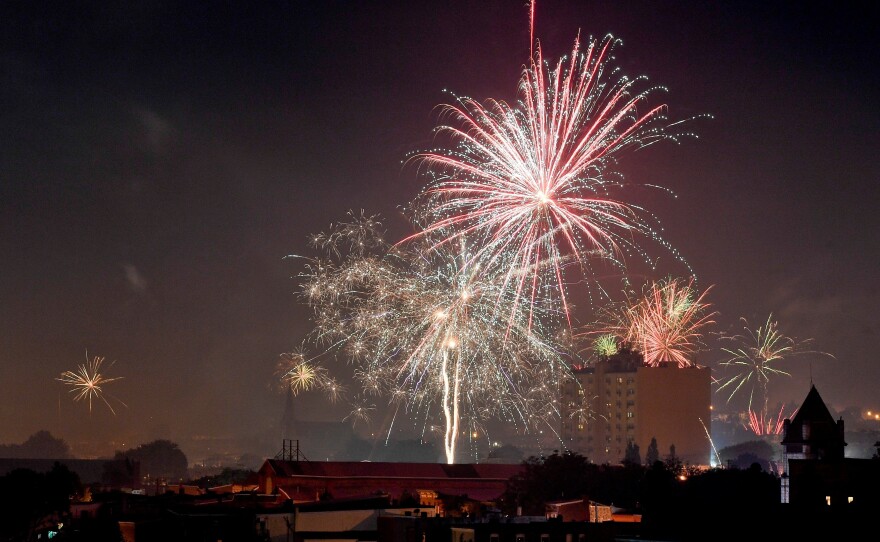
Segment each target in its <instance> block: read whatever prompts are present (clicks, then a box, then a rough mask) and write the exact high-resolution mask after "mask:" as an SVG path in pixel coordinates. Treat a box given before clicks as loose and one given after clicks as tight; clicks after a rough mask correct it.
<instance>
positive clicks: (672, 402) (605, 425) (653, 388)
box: [560, 350, 712, 465]
mask: <svg viewBox="0 0 880 542" xmlns="http://www.w3.org/2000/svg"><path fill="white" fill-rule="evenodd" d="M574 374H575V378H574V380H573V381H571V382H569V383H567V384H565V385H564V386H563V389H562V390H561V399H562V401H561V405H562V412H561V414H562V416H561V417H562V425H561V431H560V436H561V437H562V439H563V442H564V444H565V445H566V447H567V448H568V449H569V450H571V451H574V452H578V453H580V454H582V455H584V456H586V457H587V458H589V459H590V460H591V461H592V462H594V463H599V464H604V463H609V464H614V463H621V462H622V461H623V459H624V457H625V454H626V449H627V445H628V444H629V443H633V444H635V445H637V446H638V447H639V452H640V455H641V457H642V459H644V457H645V453H646V451H647V450H648V447H649V446H650V443H651V440H652V439H656V442H657V447H658V452H659V456H660V459H665V458H666V457H667V456H668V455H669V453H670V448H671V447H672V446H674V447H675V456H676V457H677V458H678V459H679V460H681V461H682V462H683V463H687V464H691V465H706V464H708V463H709V460H710V457H711V442H710V441H709V436H708V435H709V424H710V411H711V403H712V397H711V394H712V388H711V372H710V370H709V368H707V367H702V366H698V365H694V366H691V367H684V368H681V367H678V366H677V365H676V364H673V363H663V364H661V365H659V366H657V367H648V366H646V365H644V363H643V362H642V357H641V355H639V354H638V353H637V352H630V351H625V350H624V351H621V352H619V353H617V354H615V355H614V356H609V357H603V358H600V359H599V360H598V361H597V362H596V363H595V364H594V365H591V366H589V367H584V368H581V369H577V370H575V371H574Z"/></svg>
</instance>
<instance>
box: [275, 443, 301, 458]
mask: <svg viewBox="0 0 880 542" xmlns="http://www.w3.org/2000/svg"><path fill="white" fill-rule="evenodd" d="M275 459H281V460H283V461H300V460H303V461H308V459H306V456H305V455H304V454H303V453H302V452H301V451H300V449H299V439H288V438H286V439H283V440H282V442H281V451H280V452H278V453H277V454H275Z"/></svg>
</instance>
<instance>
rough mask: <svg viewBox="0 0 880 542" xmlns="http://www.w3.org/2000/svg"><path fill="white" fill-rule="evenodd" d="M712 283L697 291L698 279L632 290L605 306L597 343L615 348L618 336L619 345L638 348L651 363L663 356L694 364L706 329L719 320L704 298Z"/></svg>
mask: <svg viewBox="0 0 880 542" xmlns="http://www.w3.org/2000/svg"><path fill="white" fill-rule="evenodd" d="M709 289H711V288H709ZM709 289H706V290H704V291H703V292H702V293H698V292H697V290H696V288H695V285H694V280H693V279H691V280H690V281H689V282H684V281H683V280H681V279H672V278H670V279H666V280H663V281H655V282H652V283H651V285H650V286H649V287H647V288H646V291H645V292H644V293H643V295H642V296H640V297H634V296H628V297H629V299H628V300H627V301H625V302H624V303H622V304H617V305H612V306H611V307H610V308H608V307H606V308H605V309H604V311H603V315H604V317H605V321H604V322H602V323H600V324H599V325H598V329H599V333H600V336H599V337H598V339H596V341H595V343H594V348H596V349H597V351H599V352H600V354H605V355H608V353H609V352H610V353H613V352H614V351H615V349H614V346H615V344H614V343H615V341H613V339H615V338H616V343H617V346H620V345H626V346H627V347H629V348H631V349H634V350H637V351H638V352H640V353H641V355H642V356H643V358H644V363H645V364H646V365H648V366H652V367H653V366H657V365H659V364H660V363H662V362H674V363H676V364H677V365H678V366H679V367H688V366H691V365H693V364H694V362H693V357H694V355H695V354H696V353H697V352H698V351H699V350H700V349H701V348H702V336H703V330H704V329H705V328H706V327H707V326H709V325H711V324H714V323H715V322H714V320H712V318H713V317H714V316H715V315H716V312H714V311H713V312H709V310H708V309H709V307H710V304H709V303H707V302H706V301H705V297H706V294H707V293H708V292H709ZM587 333H588V334H589V333H591V331H588V332H587Z"/></svg>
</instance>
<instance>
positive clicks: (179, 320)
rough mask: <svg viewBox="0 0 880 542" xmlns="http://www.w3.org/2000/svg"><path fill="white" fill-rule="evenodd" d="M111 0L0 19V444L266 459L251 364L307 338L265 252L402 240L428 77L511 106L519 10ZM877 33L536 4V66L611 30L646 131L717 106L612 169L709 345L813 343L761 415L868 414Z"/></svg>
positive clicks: (270, 413) (267, 420)
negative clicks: (677, 264) (379, 230)
mask: <svg viewBox="0 0 880 542" xmlns="http://www.w3.org/2000/svg"><path fill="white" fill-rule="evenodd" d="M112 4H115V3H106V2H78V1H71V2H57V3H49V2H39V1H35V2H17V1H16V2H3V3H2V6H0V29H2V34H0V40H2V49H0V106H2V116H0V261H2V271H0V306H2V311H0V385H2V393H0V444H3V443H18V442H21V441H23V440H24V439H26V438H27V437H28V436H29V435H31V434H32V433H34V432H36V431H37V430H40V429H47V430H49V431H51V432H52V433H53V434H54V435H56V436H60V437H62V438H65V439H66V440H67V441H68V442H69V443H71V444H72V445H73V446H74V452H75V453H76V452H78V451H79V452H85V451H86V450H87V449H89V448H88V444H87V443H89V442H92V443H95V442H101V443H103V444H102V446H104V447H105V448H107V449H109V451H110V452H112V450H113V449H120V448H121V447H122V446H123V445H125V446H133V445H137V444H140V443H143V442H147V441H149V440H152V439H155V438H170V439H172V440H177V441H179V442H181V443H190V442H194V441H195V440H198V439H203V440H204V439H207V440H210V439H217V438H232V437H236V438H242V439H251V440H254V441H255V440H258V439H266V438H268V439H269V440H270V441H271V442H273V443H274V442H275V435H277V425H278V422H279V419H280V417H281V414H282V410H283V405H284V397H283V395H281V394H280V393H278V392H277V391H276V390H274V389H273V387H272V386H273V384H274V376H273V373H274V369H275V364H276V361H277V359H278V356H279V354H281V353H283V352H287V351H290V350H292V349H293V348H295V347H296V346H298V345H299V344H300V342H301V341H302V339H303V337H304V335H305V333H306V332H307V331H308V329H309V324H308V320H307V317H308V311H307V309H306V308H305V307H303V306H302V305H300V304H299V302H298V301H297V299H296V296H295V293H296V281H295V280H294V279H293V278H292V277H293V276H294V275H295V274H296V273H297V271H298V270H299V268H298V267H297V265H296V264H295V262H293V261H291V260H285V259H284V257H285V256H286V255H288V254H303V253H308V252H309V250H310V248H309V244H308V235H309V234H311V233H315V232H318V231H321V230H324V229H326V228H327V226H329V225H330V223H331V222H335V221H339V220H342V219H345V214H346V212H347V211H348V210H349V209H355V210H360V209H363V210H364V211H365V212H366V213H367V214H380V215H382V216H384V217H386V219H387V220H388V224H389V231H390V232H391V237H393V236H394V235H402V234H403V233H404V232H405V231H406V224H405V223H404V222H403V219H402V218H401V217H400V214H399V212H398V208H399V207H400V206H401V205H404V204H406V203H408V201H409V200H410V199H411V198H413V197H414V196H415V195H416V193H417V192H418V190H419V189H420V188H421V187H422V185H423V182H422V180H420V179H418V178H416V177H415V176H414V175H413V172H412V171H411V170H408V169H407V170H405V169H403V168H402V166H401V161H402V160H403V159H404V157H405V156H406V153H407V152H410V151H412V150H415V149H419V148H424V147H426V146H428V145H430V144H431V137H432V132H431V129H432V127H433V126H434V124H435V120H436V117H435V116H434V107H435V106H436V105H438V104H440V103H446V102H448V100H449V96H448V95H447V94H445V93H444V92H443V91H444V89H449V90H451V91H454V92H456V93H459V94H465V95H469V96H472V97H474V98H477V99H480V100H482V99H485V98H489V97H492V98H499V99H506V100H512V99H513V98H514V97H515V90H516V84H517V80H518V77H519V75H520V72H521V69H522V66H523V64H524V63H525V62H527V61H528V55H529V26H528V8H527V5H526V2H525V1H524V0H489V1H445V2H439V1H430V2H427V1H419V2H385V1H373V2H364V1H360V2H358V1H324V0H322V1H318V2H303V1H291V2H172V1H148V2H136V3H120V5H112ZM878 23H880V18H878V8H877V7H875V6H874V4H873V3H871V2H827V1H820V2H809V3H808V2H766V1H760V2H745V1H744V2H683V1H675V2H672V1H577V2H576V1H562V0H541V1H539V2H538V3H537V10H536V21H535V35H536V38H538V39H540V41H541V44H542V47H543V50H544V53H545V56H546V57H548V58H551V59H554V58H557V57H558V56H559V55H562V54H566V53H568V52H569V51H570V49H571V45H572V43H573V40H574V38H575V36H576V35H577V33H578V32H579V31H580V32H581V34H582V36H583V37H588V36H595V37H602V36H604V35H605V34H606V33H609V32H610V33H612V34H614V35H615V36H617V37H619V38H621V39H622V40H623V45H622V46H621V47H619V48H618V49H617V53H616V57H617V62H616V63H617V64H618V65H619V66H621V67H622V68H623V69H624V71H625V72H627V73H629V74H631V75H642V74H644V75H647V76H648V77H649V79H650V81H651V82H652V83H654V84H660V85H664V86H666V87H668V89H669V92H668V93H667V94H663V95H658V96H659V97H655V100H656V101H661V100H662V102H660V103H666V104H668V106H669V112H670V116H671V117H673V118H685V117H690V116H692V115H698V114H701V113H707V114H711V115H713V119H711V120H705V121H699V122H696V123H694V124H693V126H692V128H693V130H694V131H696V132H697V133H698V134H699V136H700V138H699V139H695V140H687V139H686V140H684V141H683V142H682V143H681V144H680V145H674V144H671V143H670V144H665V143H664V144H661V145H655V146H653V147H651V148H650V149H647V150H644V151H639V152H634V153H629V154H627V155H626V157H625V158H624V159H623V160H622V162H621V170H622V171H623V172H624V174H625V175H626V179H627V181H629V182H632V183H634V184H656V185H661V186H663V187H666V188H668V189H669V190H670V191H672V192H674V193H675V194H676V195H677V197H675V198H672V197H669V196H666V195H663V194H655V195H654V197H655V198H656V199H655V200H653V201H648V202H645V206H646V207H647V208H648V209H649V210H650V211H651V212H653V213H654V214H655V215H656V216H657V217H658V219H659V220H660V222H661V224H662V225H663V226H664V228H665V229H664V232H663V236H664V238H665V239H666V240H667V241H668V242H669V243H670V244H672V245H673V246H674V247H676V248H677V249H678V251H679V252H680V253H681V254H682V255H683V256H684V258H686V259H687V261H688V262H689V263H690V265H691V266H692V268H693V269H694V271H695V272H696V274H697V277H698V279H699V281H700V285H701V286H704V287H705V286H710V285H711V290H710V292H709V294H708V295H707V300H708V301H709V302H711V303H712V308H713V309H714V310H717V311H718V313H719V314H718V315H717V317H716V320H717V324H716V325H715V326H714V327H713V328H712V329H713V330H715V331H717V332H722V331H727V330H732V331H738V330H740V329H741V324H740V322H739V319H740V317H745V318H747V319H748V321H749V322H751V323H754V324H760V323H763V322H764V321H765V320H766V318H767V316H768V315H769V314H770V313H772V314H773V315H774V317H775V319H777V320H778V322H779V326H780V329H781V331H782V332H783V333H785V334H786V335H788V336H791V337H793V338H796V339H801V340H803V339H812V343H811V347H812V348H814V349H816V350H821V351H823V352H828V353H830V354H833V355H834V356H835V358H834V359H831V358H830V357H827V356H818V355H817V356H800V357H798V358H793V359H791V360H788V361H786V362H784V363H782V364H781V365H780V367H781V368H783V369H785V370H787V371H789V372H790V373H791V377H788V378H786V377H780V378H778V379H776V380H774V381H773V382H772V383H771V400H772V401H785V402H791V401H793V402H795V403H797V404H799V403H800V401H801V400H802V399H803V398H804V397H805V396H806V394H807V392H808V390H809V383H810V379H811V378H812V381H813V382H814V383H815V384H816V386H817V388H818V390H819V392H820V394H821V395H822V397H823V398H824V399H825V400H826V402H827V403H828V404H829V405H831V406H833V407H834V408H838V409H843V408H846V407H857V408H866V409H870V408H873V409H880V397H878V393H877V390H878V386H880V363H878V360H877V355H876V351H877V348H876V341H877V340H878V337H880V310H878V307H880V292H878V282H877V276H878V262H880V237H878V233H877V232H878V231H880V212H878V210H877V203H878V202H880V191H878V186H880V184H878V183H880V165H878V163H880V162H878V157H880V138H878V134H880V70H878V66H880V54H878V53H880V46H878V34H877V29H878V28H880V27H878ZM658 256H660V254H659V253H658ZM664 257H665V256H664ZM657 278H660V277H657ZM710 343H711V341H710ZM710 346H713V348H710V349H709V350H708V351H706V352H703V353H701V354H700V356H699V359H698V362H700V363H702V364H707V365H710V366H713V367H715V366H717V362H718V361H720V360H721V359H722V358H723V355H722V353H721V352H719V351H718V349H717V348H715V347H714V344H710ZM86 351H88V355H89V356H102V357H105V358H106V361H105V369H106V370H107V376H109V377H113V376H121V377H124V378H123V379H122V380H120V381H117V382H114V383H112V384H110V385H108V386H107V388H106V390H107V394H108V395H109V396H111V397H115V398H118V399H120V400H122V401H124V402H125V404H126V405H127V406H126V407H121V406H119V404H118V403H116V402H113V403H112V404H114V406H115V407H116V410H117V414H116V415H115V416H114V415H112V414H111V413H110V412H109V410H108V409H107V408H106V406H105V405H103V404H95V405H94V410H93V412H92V413H91V414H89V411H88V405H87V404H86V403H83V402H74V401H73V399H72V397H71V395H70V394H69V393H68V391H67V389H66V388H65V387H64V385H63V384H62V383H60V382H58V381H57V380H56V377H58V376H59V374H60V373H61V372H62V371H66V370H72V369H75V368H76V366H77V365H79V364H81V363H83V362H84V361H85V360H86ZM111 362H115V363H113V364H112V366H111V365H110V364H111ZM724 399H725V396H720V395H716V396H715V401H716V405H717V406H718V407H719V408H721V407H722V406H724ZM111 401H113V399H112V398H111ZM296 406H297V417H298V418H299V419H302V420H325V421H338V420H340V419H341V418H342V417H343V416H345V414H346V412H345V410H344V407H342V406H337V407H331V406H330V405H329V404H328V403H327V402H326V401H325V400H324V399H323V398H322V397H321V396H320V395H318V394H306V395H302V396H300V397H298V398H297V399H296ZM266 435H269V437H266ZM273 446H274V444H273ZM184 450H185V451H187V448H186V446H184ZM274 451H276V450H275V449H274V448H273V449H272V450H266V453H269V452H274Z"/></svg>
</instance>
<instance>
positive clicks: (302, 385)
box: [276, 352, 327, 396]
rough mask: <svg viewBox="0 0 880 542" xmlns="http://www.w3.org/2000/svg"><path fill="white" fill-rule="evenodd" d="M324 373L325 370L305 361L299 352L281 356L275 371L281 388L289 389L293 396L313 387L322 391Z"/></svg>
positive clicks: (324, 379) (325, 377) (324, 378)
mask: <svg viewBox="0 0 880 542" xmlns="http://www.w3.org/2000/svg"><path fill="white" fill-rule="evenodd" d="M326 373H327V371H326V369H324V368H323V367H319V366H317V365H314V364H312V363H310V362H309V361H307V360H306V359H305V356H304V355H303V354H302V353H301V352H288V353H284V354H281V356H280V359H279V360H278V367H277V369H276V374H277V375H278V377H279V380H280V381H281V383H282V386H283V387H285V388H290V391H292V392H293V395H294V396H296V395H298V394H299V393H300V392H303V391H308V390H310V389H312V388H314V387H320V388H322V389H323V388H324V386H325V381H326V379H327V376H326Z"/></svg>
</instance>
